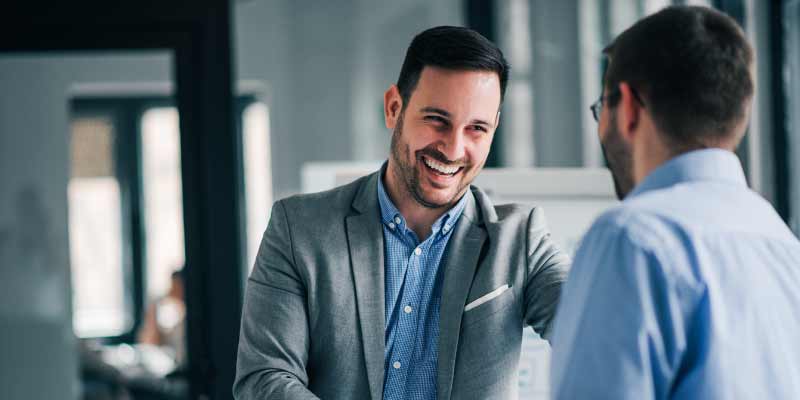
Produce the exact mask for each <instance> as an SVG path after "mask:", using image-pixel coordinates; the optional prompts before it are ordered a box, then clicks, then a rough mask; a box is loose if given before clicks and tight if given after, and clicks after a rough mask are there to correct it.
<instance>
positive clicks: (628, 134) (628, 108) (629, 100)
mask: <svg viewBox="0 0 800 400" xmlns="http://www.w3.org/2000/svg"><path fill="white" fill-rule="evenodd" d="M619 93H620V100H619V104H618V105H617V107H616V108H617V110H618V111H617V112H618V114H617V124H619V126H618V129H619V132H620V134H621V135H622V137H623V138H625V139H626V140H628V141H631V140H633V139H634V136H636V131H637V129H638V128H639V126H640V125H641V119H642V113H643V112H644V108H643V105H642V103H640V102H639V100H637V98H636V95H634V94H633V89H631V87H630V85H628V83H627V82H621V83H620V84H619Z"/></svg>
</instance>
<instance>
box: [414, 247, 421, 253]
mask: <svg viewBox="0 0 800 400" xmlns="http://www.w3.org/2000/svg"><path fill="white" fill-rule="evenodd" d="M414 254H416V255H420V254H422V249H420V248H419V247H417V248H416V249H414Z"/></svg>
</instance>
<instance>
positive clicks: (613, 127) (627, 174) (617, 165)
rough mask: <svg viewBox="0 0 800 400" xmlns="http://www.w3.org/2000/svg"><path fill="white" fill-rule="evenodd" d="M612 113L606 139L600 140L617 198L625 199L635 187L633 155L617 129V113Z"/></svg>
mask: <svg viewBox="0 0 800 400" xmlns="http://www.w3.org/2000/svg"><path fill="white" fill-rule="evenodd" d="M610 114H611V117H610V118H609V121H608V130H607V131H606V135H605V137H606V138H605V141H601V142H600V147H601V148H602V149H603V157H604V158H605V160H606V165H608V169H610V170H611V177H612V178H613V179H614V191H615V192H616V194H617V198H618V199H619V200H623V199H624V198H625V197H626V196H627V195H628V194H630V192H631V190H633V187H634V182H633V156H632V152H631V148H630V145H628V144H627V143H626V142H625V141H624V140H623V139H622V135H621V134H620V133H619V130H618V129H617V118H616V115H614V113H610Z"/></svg>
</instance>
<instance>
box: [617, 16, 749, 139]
mask: <svg viewBox="0 0 800 400" xmlns="http://www.w3.org/2000/svg"><path fill="white" fill-rule="evenodd" d="M603 52H604V54H606V55H607V56H608V57H609V61H610V63H609V67H608V70H607V71H606V76H605V84H606V88H607V90H613V89H615V88H617V87H618V85H619V83H620V82H627V83H628V84H629V85H631V86H632V87H633V88H635V89H636V90H637V91H638V92H639V93H640V94H641V97H642V98H643V103H644V105H645V107H646V108H647V109H648V110H649V112H650V114H651V115H652V117H653V120H654V122H655V124H656V127H657V128H658V130H659V131H660V133H661V134H662V137H663V139H665V142H666V143H667V144H668V146H669V147H670V149H671V150H673V152H675V153H681V152H684V151H688V150H693V149H699V148H706V147H722V148H729V149H733V148H735V147H736V146H737V145H738V143H739V141H740V140H741V138H742V136H743V135H744V132H745V129H746V126H747V120H748V115H749V107H750V102H751V99H752V96H753V90H754V84H753V78H752V63H753V50H752V48H751V47H750V45H749V43H748V42H747V39H746V37H745V34H744V32H743V31H742V29H741V28H740V27H739V25H738V24H737V23H736V21H734V20H733V19H732V18H730V17H729V16H727V15H725V14H722V13H720V12H718V11H715V10H712V9H710V8H705V7H689V6H674V7H668V8H665V9H663V10H661V11H660V12H658V13H655V14H653V15H650V16H648V17H646V18H644V19H642V20H640V21H639V22H637V23H636V24H634V25H633V26H632V27H630V28H629V29H627V30H626V31H624V32H623V33H622V34H620V35H619V36H618V37H617V38H616V39H615V40H614V42H613V43H612V44H611V45H610V46H608V47H607V48H606V49H605V50H604V51H603ZM614 105H615V104H609V106H611V107H613V106H614Z"/></svg>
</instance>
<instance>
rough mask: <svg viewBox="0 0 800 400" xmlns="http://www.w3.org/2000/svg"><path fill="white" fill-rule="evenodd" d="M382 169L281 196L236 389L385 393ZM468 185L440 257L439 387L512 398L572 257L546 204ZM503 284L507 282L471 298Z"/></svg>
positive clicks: (456, 394)
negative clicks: (554, 235)
mask: <svg viewBox="0 0 800 400" xmlns="http://www.w3.org/2000/svg"><path fill="white" fill-rule="evenodd" d="M379 176H380V175H379V173H374V174H372V175H369V176H366V177H363V178H361V179H359V180H357V181H356V182H353V183H351V184H349V185H346V186H342V187H339V188H336V189H333V190H331V191H327V192H322V193H316V194H309V195H301V196H294V197H291V198H288V199H284V200H281V201H278V202H276V203H275V205H274V206H273V209H272V217H271V219H270V222H269V227H267V230H266V232H265V234H264V238H263V240H262V242H261V248H260V250H259V253H258V257H257V259H256V264H255V267H254V269H253V272H252V273H251V275H250V279H249V280H248V283H247V289H246V294H245V302H244V311H243V316H242V329H241V337H240V340H239V353H238V360H237V368H236V380H235V383H234V387H233V392H234V395H235V397H236V398H237V399H315V398H323V399H380V398H382V395H383V380H384V329H385V321H384V254H383V252H384V246H383V230H382V228H381V223H380V210H379V205H378V199H377V182H378V179H379ZM470 189H471V190H470V191H468V192H467V194H466V196H469V197H468V201H467V205H466V208H465V209H464V212H463V214H462V216H461V218H460V220H459V221H458V223H457V225H456V229H455V231H454V232H453V236H452V237H451V238H450V242H449V243H448V247H447V249H446V251H445V256H444V259H443V261H442V262H443V263H444V264H443V265H442V266H443V267H444V268H445V270H444V274H445V275H444V285H443V289H442V302H441V309H440V320H439V324H440V335H439V336H440V337H439V356H438V371H437V374H438V378H437V379H438V380H437V394H438V398H439V399H443V400H446V399H489V398H510V397H513V396H515V394H516V388H517V367H518V364H519V356H520V345H521V341H522V329H523V326H525V325H530V326H532V327H533V329H534V330H536V331H537V332H538V333H540V334H541V335H542V336H543V337H545V338H547V337H548V334H549V332H550V323H551V321H552V320H553V314H554V312H555V309H556V304H557V302H558V298H559V294H560V290H561V284H562V282H563V281H564V279H565V278H566V274H567V270H568V267H569V262H570V261H569V258H568V257H567V256H566V255H565V254H564V253H562V252H560V251H559V250H558V249H557V248H556V247H555V246H554V245H553V242H552V241H551V240H550V235H549V233H548V231H547V228H546V226H545V220H544V216H543V215H542V212H541V210H539V209H536V208H531V207H526V206H520V205H506V206H496V207H495V206H493V205H492V204H491V202H490V201H489V199H488V197H487V196H486V195H485V194H484V193H483V192H482V191H481V190H480V189H478V188H476V187H471V188H470ZM503 285H508V286H509V289H508V290H505V291H502V293H501V294H500V295H498V296H496V297H494V298H491V300H489V301H486V302H481V301H479V302H477V303H473V302H474V301H475V300H476V299H481V298H482V297H483V296H485V295H487V294H489V293H491V292H493V291H495V289H497V288H500V287H502V286H503ZM495 293H496V292H495ZM488 297H492V295H490V296H488ZM484 299H485V297H484ZM470 303H472V306H471V307H470V309H469V311H464V309H465V306H467V305H469V304H470ZM474 304H480V305H478V306H476V307H475V306H474Z"/></svg>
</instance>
